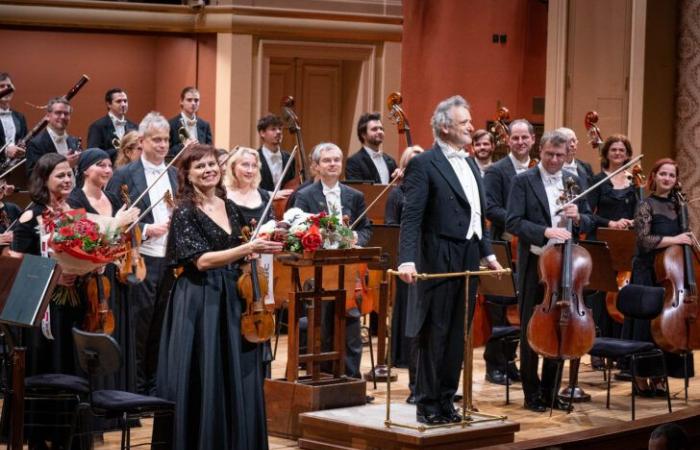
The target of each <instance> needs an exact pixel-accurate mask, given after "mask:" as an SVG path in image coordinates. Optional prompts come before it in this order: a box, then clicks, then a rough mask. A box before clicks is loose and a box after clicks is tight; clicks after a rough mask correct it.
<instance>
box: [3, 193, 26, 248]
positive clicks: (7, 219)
mask: <svg viewBox="0 0 700 450" xmlns="http://www.w3.org/2000/svg"><path fill="white" fill-rule="evenodd" d="M13 190H14V186H12V185H9V184H7V183H6V182H5V180H0V249H4V248H6V247H8V246H9V245H10V244H12V230H8V228H9V226H10V225H12V223H13V222H14V221H15V220H16V219H17V218H18V217H19V216H20V214H21V213H22V211H21V210H20V209H19V206H17V205H15V204H14V203H10V202H6V201H3V199H4V198H5V196H6V195H9V194H10V192H12V191H13Z"/></svg>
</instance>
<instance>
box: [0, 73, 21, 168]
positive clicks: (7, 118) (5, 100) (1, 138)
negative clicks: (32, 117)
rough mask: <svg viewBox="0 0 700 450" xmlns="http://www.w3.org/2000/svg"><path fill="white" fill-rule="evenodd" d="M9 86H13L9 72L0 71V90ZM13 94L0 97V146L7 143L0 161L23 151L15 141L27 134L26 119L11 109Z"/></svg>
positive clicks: (11, 157)
mask: <svg viewBox="0 0 700 450" xmlns="http://www.w3.org/2000/svg"><path fill="white" fill-rule="evenodd" d="M10 86H12V87H14V85H13V84H12V78H10V74H9V73H7V72H0V91H1V90H3V89H7V88H9V87H10ZM13 95H14V93H11V94H8V95H6V96H4V97H2V98H0V148H1V147H2V146H4V145H5V144H8V145H7V148H6V149H5V151H4V152H3V153H2V154H1V155H0V163H2V162H3V161H4V160H5V158H9V159H13V158H15V157H16V156H18V154H21V152H23V151H24V150H23V149H21V148H20V147H18V146H16V145H15V143H16V142H19V141H20V139H22V138H23V137H24V136H26V135H27V120H26V119H25V118H24V114H22V113H21V112H19V111H15V110H14V109H12V106H11V105H10V102H11V101H12V97H13Z"/></svg>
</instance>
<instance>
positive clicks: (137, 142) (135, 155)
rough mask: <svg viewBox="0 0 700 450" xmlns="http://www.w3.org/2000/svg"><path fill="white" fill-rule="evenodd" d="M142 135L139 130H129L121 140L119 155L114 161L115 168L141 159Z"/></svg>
mask: <svg viewBox="0 0 700 450" xmlns="http://www.w3.org/2000/svg"><path fill="white" fill-rule="evenodd" d="M142 151H143V148H141V135H140V134H139V132H138V130H134V131H129V132H128V133H126V134H125V135H124V136H123V137H122V138H121V139H120V140H119V148H118V149H117V157H116V159H115V161H114V168H115V169H118V168H120V167H122V166H125V165H127V164H129V163H130V162H133V161H136V160H138V159H141V152H142Z"/></svg>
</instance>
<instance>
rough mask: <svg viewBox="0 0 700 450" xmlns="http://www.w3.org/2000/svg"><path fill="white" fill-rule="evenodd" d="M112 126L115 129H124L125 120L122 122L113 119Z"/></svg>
mask: <svg viewBox="0 0 700 450" xmlns="http://www.w3.org/2000/svg"><path fill="white" fill-rule="evenodd" d="M114 126H115V127H124V126H126V119H124V120H120V119H114Z"/></svg>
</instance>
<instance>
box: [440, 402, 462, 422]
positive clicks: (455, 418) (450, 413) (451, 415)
mask: <svg viewBox="0 0 700 450" xmlns="http://www.w3.org/2000/svg"><path fill="white" fill-rule="evenodd" d="M442 417H444V418H445V419H447V421H448V422H452V423H459V422H461V421H462V415H461V414H460V413H458V412H457V410H456V409H454V407H453V406H452V405H450V407H448V408H443V410H442Z"/></svg>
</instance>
